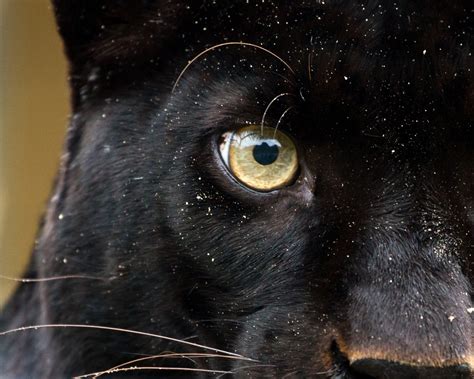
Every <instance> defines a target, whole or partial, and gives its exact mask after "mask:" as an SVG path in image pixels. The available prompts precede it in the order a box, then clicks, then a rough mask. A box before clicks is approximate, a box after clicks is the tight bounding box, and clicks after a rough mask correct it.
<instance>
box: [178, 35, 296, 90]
mask: <svg viewBox="0 0 474 379" xmlns="http://www.w3.org/2000/svg"><path fill="white" fill-rule="evenodd" d="M233 45H239V46H244V47H245V46H249V47H253V48H256V49H259V50H262V51H264V52H265V53H267V54H270V55H271V56H272V57H274V58H276V59H277V60H279V61H280V62H281V63H283V65H284V66H285V67H286V68H288V70H290V72H291V73H292V74H293V75H295V71H294V70H293V69H292V68H291V66H290V65H289V64H288V63H287V62H286V61H285V60H284V59H283V58H281V57H280V56H278V55H277V54H275V53H274V52H272V51H271V50H268V49H267V48H265V47H263V46H260V45H256V44H254V43H250V42H238V41H230V42H223V43H219V44H217V45H214V46H211V47H209V48H207V49H205V50H203V51H201V52H200V53H199V54H198V55H196V56H195V57H194V58H193V59H191V60H190V61H189V62H188V64H187V65H186V66H185V67H184V68H183V70H182V71H181V72H180V74H179V75H178V78H177V79H176V82H175V83H174V85H173V89H172V90H171V92H174V91H175V90H176V87H177V86H178V83H179V81H180V80H181V78H182V76H183V75H184V73H185V72H186V71H187V70H188V68H189V67H190V66H191V65H192V64H193V63H194V62H196V61H197V60H198V59H199V58H200V57H202V56H203V55H205V54H207V53H208V52H210V51H212V50H216V49H218V48H220V47H224V46H233Z"/></svg>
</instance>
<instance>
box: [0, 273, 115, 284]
mask: <svg viewBox="0 0 474 379" xmlns="http://www.w3.org/2000/svg"><path fill="white" fill-rule="evenodd" d="M0 279H3V280H11V281H13V282H20V283H42V282H53V281H55V280H66V279H90V280H103V281H106V280H112V279H114V277H110V278H100V277H97V276H89V275H62V276H51V277H48V278H14V277H11V276H6V275H1V274H0Z"/></svg>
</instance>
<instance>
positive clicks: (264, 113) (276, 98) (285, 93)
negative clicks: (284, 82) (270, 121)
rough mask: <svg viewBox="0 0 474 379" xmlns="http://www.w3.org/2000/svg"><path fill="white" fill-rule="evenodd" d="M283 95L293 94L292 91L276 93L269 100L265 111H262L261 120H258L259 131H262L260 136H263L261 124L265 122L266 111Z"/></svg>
mask: <svg viewBox="0 0 474 379" xmlns="http://www.w3.org/2000/svg"><path fill="white" fill-rule="evenodd" d="M283 96H294V95H293V94H292V93H289V92H283V93H280V94H279V95H276V96H275V97H274V98H273V99H272V101H270V102H269V103H268V105H267V107H266V108H265V111H264V112H263V115H262V121H261V122H260V129H261V133H262V136H263V126H264V124H265V118H266V117H267V113H268V111H269V110H270V108H271V107H272V105H273V103H274V102H275V101H277V100H278V99H279V98H280V97H283Z"/></svg>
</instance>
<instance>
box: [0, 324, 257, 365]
mask: <svg viewBox="0 0 474 379" xmlns="http://www.w3.org/2000/svg"><path fill="white" fill-rule="evenodd" d="M47 328H50V329H55V328H56V329H58V328H81V329H99V330H108V331H113V332H121V333H129V334H136V335H140V336H146V337H153V338H160V339H163V340H165V341H171V342H177V343H180V344H183V345H187V346H193V347H198V348H200V349H204V350H211V351H215V352H217V353H222V354H226V355H230V356H233V357H239V358H241V359H244V360H249V361H253V359H251V358H246V357H244V356H242V355H240V354H236V353H231V352H229V351H225V350H220V349H216V348H213V347H210V346H205V345H201V344H198V343H194V342H188V341H183V340H180V339H177V338H173V337H166V336H162V335H160V334H154V333H147V332H140V331H138V330H132V329H123V328H114V327H111V326H102V325H84V324H41V325H30V326H23V327H20V328H15V329H10V330H6V331H4V332H0V337H2V336H6V335H8V334H12V333H18V332H23V331H26V330H37V329H47Z"/></svg>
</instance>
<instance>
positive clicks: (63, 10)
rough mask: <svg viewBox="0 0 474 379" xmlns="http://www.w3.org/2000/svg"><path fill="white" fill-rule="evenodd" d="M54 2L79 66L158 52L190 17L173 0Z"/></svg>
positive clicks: (70, 55)
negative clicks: (152, 50) (187, 17)
mask: <svg viewBox="0 0 474 379" xmlns="http://www.w3.org/2000/svg"><path fill="white" fill-rule="evenodd" d="M53 5H54V10H55V13H56V20H57V24H58V28H59V32H60V34H61V36H62V38H63V40H64V44H65V48H66V53H67V55H68V58H69V59H70V61H71V63H72V64H73V65H75V66H78V65H81V64H86V63H87V62H89V61H92V62H94V63H95V64H97V63H102V62H107V63H110V62H113V61H116V62H118V61H120V60H121V59H124V58H125V59H127V57H130V56H131V55H133V56H140V55H141V54H143V53H144V52H146V51H149V50H150V48H151V47H152V46H153V48H154V49H155V51H156V47H157V46H163V44H164V42H165V40H166V38H167V37H170V36H171V35H172V34H173V33H174V32H175V31H176V30H177V29H178V28H179V27H180V25H181V24H182V22H183V21H184V19H185V18H186V17H185V16H186V15H185V13H186V11H185V10H186V7H184V6H183V4H181V3H180V2H179V1H173V0H53ZM188 8H189V7H188Z"/></svg>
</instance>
